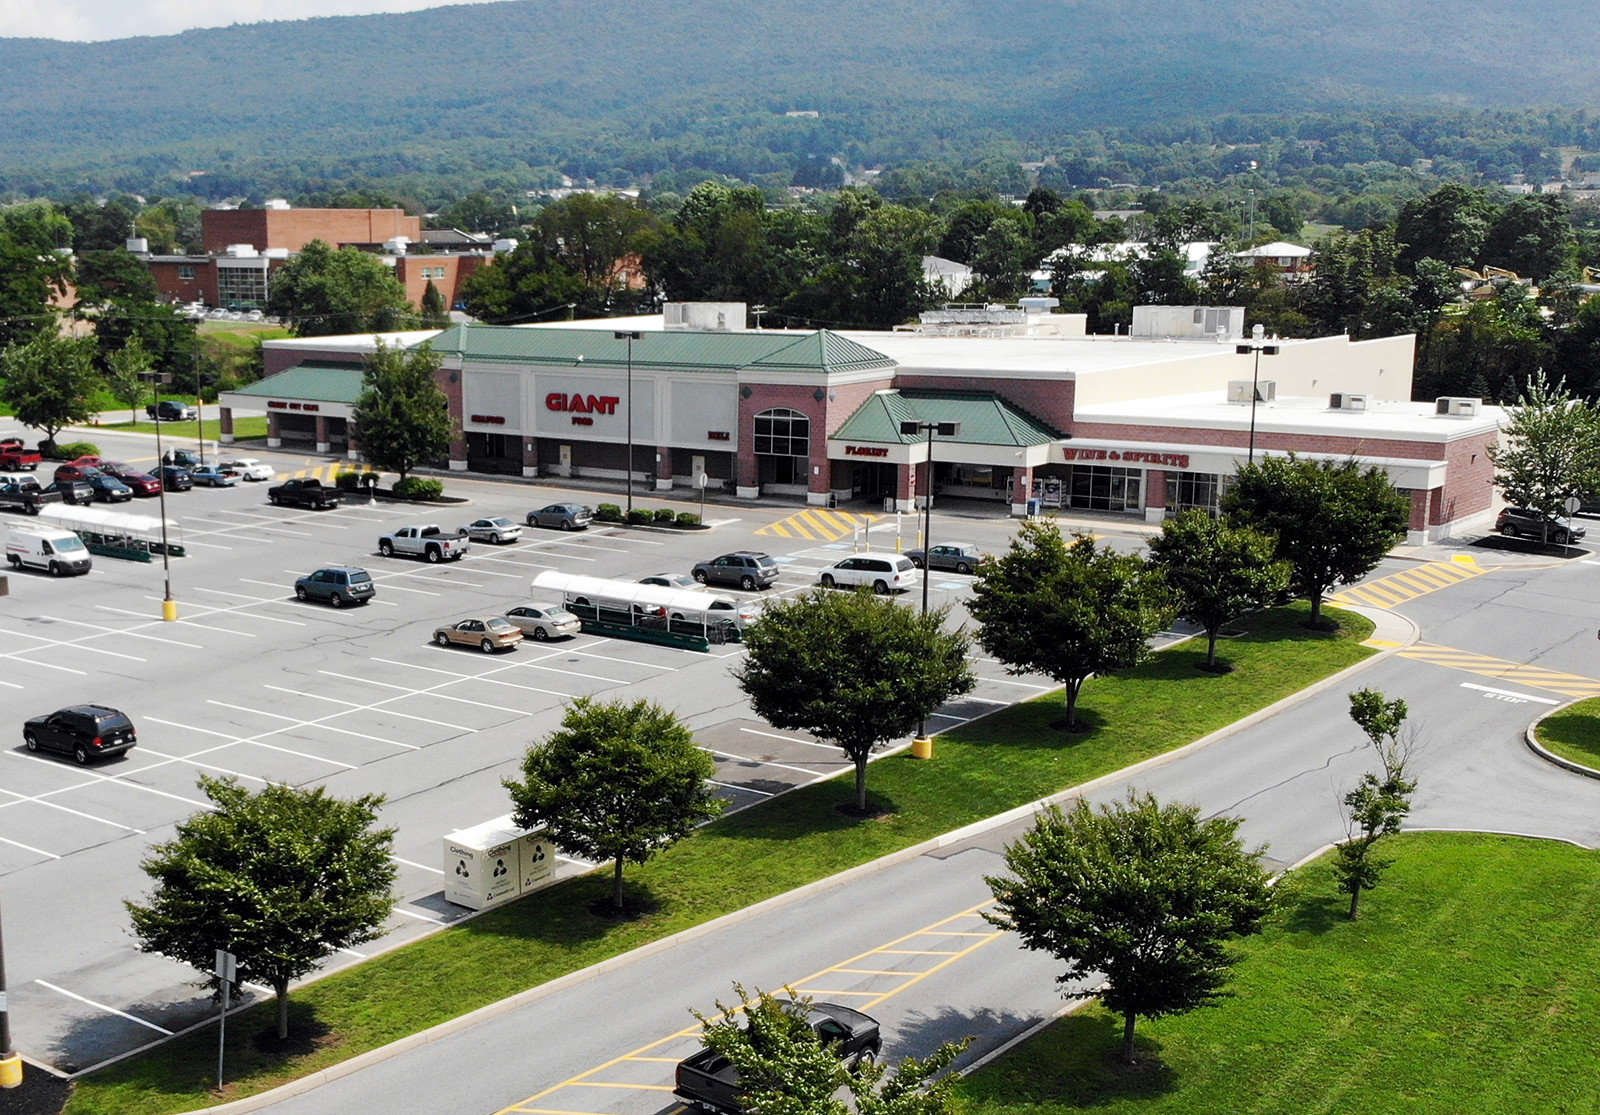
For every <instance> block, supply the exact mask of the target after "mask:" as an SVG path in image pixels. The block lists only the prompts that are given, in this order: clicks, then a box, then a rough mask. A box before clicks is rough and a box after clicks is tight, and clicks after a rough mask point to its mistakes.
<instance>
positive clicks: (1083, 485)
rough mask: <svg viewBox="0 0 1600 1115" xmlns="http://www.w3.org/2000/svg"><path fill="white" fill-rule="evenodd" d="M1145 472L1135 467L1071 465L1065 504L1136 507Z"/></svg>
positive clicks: (1120, 508) (1096, 507) (1102, 508)
mask: <svg viewBox="0 0 1600 1115" xmlns="http://www.w3.org/2000/svg"><path fill="white" fill-rule="evenodd" d="M1143 481H1144V473H1143V472H1142V471H1141V470H1139V469H1136V468H1109V467H1104V466H1101V465H1073V466H1072V475H1071V476H1069V477H1068V478H1067V493H1066V494H1067V506H1068V507H1079V508H1083V509H1084V510H1086V511H1137V510H1139V488H1140V485H1141V484H1142V483H1143Z"/></svg>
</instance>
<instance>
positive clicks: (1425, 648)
mask: <svg viewBox="0 0 1600 1115" xmlns="http://www.w3.org/2000/svg"><path fill="white" fill-rule="evenodd" d="M1398 653H1399V656H1400V657H1401V658H1415V659H1417V660H1418V661H1419V662H1431V663H1432V664H1433V665H1435V666H1444V667H1446V668H1448V669H1451V670H1461V671H1463V672H1465V673H1469V674H1477V675H1479V676H1480V677H1490V678H1498V679H1499V680H1501V681H1514V682H1520V683H1521V684H1523V685H1531V686H1533V687H1535V688H1537V689H1548V690H1550V691H1551V692H1552V693H1562V694H1565V695H1567V696H1569V697H1588V696H1592V695H1594V694H1596V693H1600V678H1589V677H1584V676H1583V675H1582V674H1569V673H1565V672H1563V671H1561V670H1550V669H1546V668H1545V667H1543V666H1530V665H1527V664H1526V663H1522V662H1512V661H1510V660H1509V659H1505V658H1496V657H1494V656H1493V655H1489V654H1477V653H1474V652H1472V651H1467V650H1457V649H1455V648H1454V647H1442V646H1437V645H1434V644H1431V643H1416V644H1413V645H1412V646H1410V647H1407V648H1406V649H1405V650H1402V651H1399V652H1398Z"/></svg>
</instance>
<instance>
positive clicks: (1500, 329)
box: [1416, 260, 1592, 399]
mask: <svg viewBox="0 0 1600 1115" xmlns="http://www.w3.org/2000/svg"><path fill="white" fill-rule="evenodd" d="M1430 262H1431V261H1429V260H1423V261H1422V263H1421V264H1419V265H1418V273H1419V277H1420V276H1421V275H1422V274H1423V273H1424V271H1423V269H1424V268H1426V267H1427V265H1428V264H1429V263H1430ZM1424 324H1425V323H1424V322H1419V323H1418V326H1419V328H1420V327H1422V326H1423V325H1424ZM1549 355H1550V349H1549V335H1548V332H1547V329H1546V326H1545V322H1544V319H1543V315H1542V313H1541V309H1540V306H1539V304H1538V302H1537V301H1536V300H1535V299H1534V298H1533V297H1532V295H1531V294H1530V293H1529V292H1528V291H1527V290H1525V289H1524V288H1523V287H1522V286H1521V285H1519V284H1517V283H1509V284H1507V285H1505V286H1502V287H1500V288H1499V289H1498V290H1496V291H1495V292H1494V296H1493V297H1492V298H1482V299H1474V300H1473V301H1472V302H1470V303H1469V304H1468V305H1467V307H1466V308H1465V309H1464V310H1461V311H1460V312H1453V313H1440V314H1439V315H1437V317H1436V318H1435V320H1434V324H1433V327H1432V328H1431V329H1430V330H1429V331H1428V332H1427V333H1426V334H1424V336H1423V340H1422V344H1421V345H1420V346H1419V347H1418V350H1417V372H1416V384H1417V390H1416V393H1417V394H1419V395H1421V396H1422V397H1423V398H1426V397H1428V396H1429V395H1477V396H1480V397H1481V396H1484V395H1490V396H1495V397H1501V398H1507V399H1510V398H1515V397H1516V394H1517V392H1518V390H1519V385H1521V384H1525V383H1527V382H1528V381H1529V380H1530V379H1532V378H1533V376H1534V375H1535V373H1536V372H1537V371H1538V370H1539V369H1540V368H1541V367H1542V366H1543V365H1544V364H1545V362H1546V360H1547V359H1548V358H1549ZM1589 374H1592V372H1586V375H1589Z"/></svg>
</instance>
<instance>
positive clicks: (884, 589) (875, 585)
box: [872, 581, 889, 596]
mask: <svg viewBox="0 0 1600 1115" xmlns="http://www.w3.org/2000/svg"><path fill="white" fill-rule="evenodd" d="M872 591H873V592H875V593H877V594H878V595H879V596H888V595H889V582H888V581H873V582H872Z"/></svg>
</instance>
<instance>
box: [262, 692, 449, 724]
mask: <svg viewBox="0 0 1600 1115" xmlns="http://www.w3.org/2000/svg"><path fill="white" fill-rule="evenodd" d="M263 688H266V689H276V690H277V691H278V692H280V693H292V694H294V695H295V696H296V697H303V698H310V699H312V700H316V701H328V702H331V703H332V704H336V705H345V706H347V707H348V708H349V709H350V711H351V712H371V711H377V710H381V711H382V712H383V714H384V715H385V716H396V717H399V718H400V719H401V720H415V721H417V722H418V723H421V724H432V725H434V726H435V727H439V728H450V729H452V730H453V731H457V732H459V731H460V730H461V725H460V724H451V723H450V722H448V721H445V720H431V719H429V718H428V717H426V716H413V715H411V714H410V713H409V712H396V711H395V710H394V709H389V708H384V707H383V706H384V705H385V704H386V703H387V702H389V701H394V700H398V699H399V698H397V697H385V698H384V699H383V700H382V701H379V702H377V703H376V704H366V705H363V704H361V703H360V702H358V701H341V700H339V699H338V698H337V697H324V696H322V694H320V693H302V692H300V691H299V690H298V689H285V688H284V687H283V686H281V685H268V686H264V687H263Z"/></svg>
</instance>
